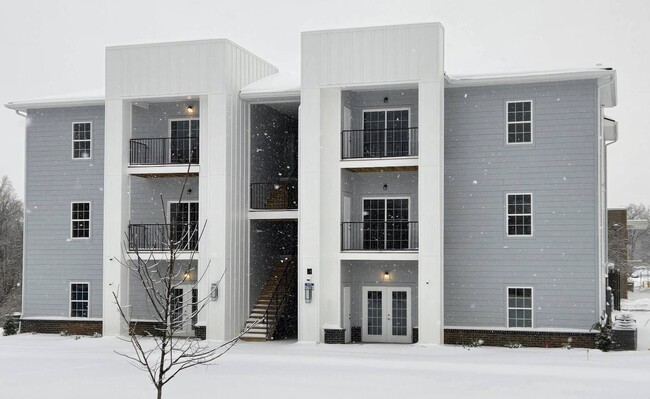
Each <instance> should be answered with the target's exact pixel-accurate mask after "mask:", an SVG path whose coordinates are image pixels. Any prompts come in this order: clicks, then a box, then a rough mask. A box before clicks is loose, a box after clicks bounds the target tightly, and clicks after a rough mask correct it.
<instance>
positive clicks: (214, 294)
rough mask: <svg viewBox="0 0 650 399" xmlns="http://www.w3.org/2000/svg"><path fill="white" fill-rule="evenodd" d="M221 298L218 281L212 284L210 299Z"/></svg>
mask: <svg viewBox="0 0 650 399" xmlns="http://www.w3.org/2000/svg"><path fill="white" fill-rule="evenodd" d="M218 298H219V285H218V284H217V283H212V284H210V300H211V301H216V300H217V299H218Z"/></svg>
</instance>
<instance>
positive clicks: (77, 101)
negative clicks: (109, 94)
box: [5, 89, 104, 111]
mask: <svg viewBox="0 0 650 399" xmlns="http://www.w3.org/2000/svg"><path fill="white" fill-rule="evenodd" d="M103 104H104V89H95V90H86V91H78V92H74V93H69V94H65V95H56V96H48V97H40V98H34V99H31V100H23V101H12V102H10V103H7V104H5V107H7V108H9V109H13V110H16V111H25V110H27V109H30V108H53V107H73V106H82V105H83V106H88V105H103Z"/></svg>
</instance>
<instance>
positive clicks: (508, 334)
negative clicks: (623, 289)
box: [445, 329, 596, 348]
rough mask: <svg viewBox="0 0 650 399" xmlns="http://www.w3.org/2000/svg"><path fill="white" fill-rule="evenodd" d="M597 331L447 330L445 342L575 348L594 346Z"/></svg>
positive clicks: (451, 343)
mask: <svg viewBox="0 0 650 399" xmlns="http://www.w3.org/2000/svg"><path fill="white" fill-rule="evenodd" d="M595 337H596V333H568V332H547V331H534V330H533V331H520V330H517V331H509V330H457V329H446V330H445V344H450V345H470V344H472V343H474V342H478V341H482V345H485V346H507V345H510V344H520V345H522V346H526V347H537V348H561V347H562V346H563V345H566V344H569V345H571V346H572V347H574V348H594V339H595Z"/></svg>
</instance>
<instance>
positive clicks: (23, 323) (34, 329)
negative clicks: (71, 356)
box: [20, 319, 102, 335]
mask: <svg viewBox="0 0 650 399" xmlns="http://www.w3.org/2000/svg"><path fill="white" fill-rule="evenodd" d="M62 331H66V332H67V333H68V334H70V335H93V334H95V333H98V334H101V333H102V322H101V321H98V320H86V321H83V320H79V321H77V320H31V319H28V320H25V319H22V320H20V332H21V333H40V334H60V333H61V332H62Z"/></svg>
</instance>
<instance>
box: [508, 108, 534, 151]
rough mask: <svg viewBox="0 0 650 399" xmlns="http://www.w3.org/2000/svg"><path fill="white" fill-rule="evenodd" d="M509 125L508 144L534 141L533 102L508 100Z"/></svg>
mask: <svg viewBox="0 0 650 399" xmlns="http://www.w3.org/2000/svg"><path fill="white" fill-rule="evenodd" d="M506 108H507V115H508V117H507V125H508V132H507V134H508V139H507V142H508V144H525V143H532V142H533V102H532V101H508V102H507V103H506Z"/></svg>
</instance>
